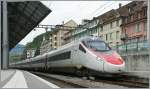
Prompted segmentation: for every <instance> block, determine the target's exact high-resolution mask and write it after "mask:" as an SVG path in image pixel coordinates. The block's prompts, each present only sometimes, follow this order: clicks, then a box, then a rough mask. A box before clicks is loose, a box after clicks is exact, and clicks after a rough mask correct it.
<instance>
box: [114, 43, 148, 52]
mask: <svg viewBox="0 0 150 89" xmlns="http://www.w3.org/2000/svg"><path fill="white" fill-rule="evenodd" d="M112 49H113V50H116V51H117V52H119V53H121V54H122V53H133V52H148V42H147V40H144V41H138V42H131V43H125V44H121V45H117V46H114V47H112Z"/></svg>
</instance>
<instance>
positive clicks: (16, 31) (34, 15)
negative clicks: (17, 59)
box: [8, 1, 51, 49]
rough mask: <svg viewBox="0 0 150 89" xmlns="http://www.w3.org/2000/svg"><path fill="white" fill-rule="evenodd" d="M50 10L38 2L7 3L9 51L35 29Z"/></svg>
mask: <svg viewBox="0 0 150 89" xmlns="http://www.w3.org/2000/svg"><path fill="white" fill-rule="evenodd" d="M50 12H51V10H50V9H49V8H47V7H46V6H45V5H43V4H42V3H41V2H39V1H24V2H8V30H9V49H11V48H13V47H14V46H15V45H16V44H17V43H18V42H19V41H21V40H22V39H23V38H24V37H25V36H26V35H27V34H28V33H29V32H30V31H31V30H32V29H33V28H35V27H36V26H37V25H38V24H39V23H40V22H41V21H42V20H43V19H44V18H45V17H46V16H47V15H48V14H49V13H50Z"/></svg>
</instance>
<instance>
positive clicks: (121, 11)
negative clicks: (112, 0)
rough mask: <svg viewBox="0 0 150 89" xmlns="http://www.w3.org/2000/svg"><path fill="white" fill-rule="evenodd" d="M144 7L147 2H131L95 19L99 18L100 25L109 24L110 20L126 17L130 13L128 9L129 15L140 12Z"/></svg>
mask: <svg viewBox="0 0 150 89" xmlns="http://www.w3.org/2000/svg"><path fill="white" fill-rule="evenodd" d="M145 6H147V1H133V2H130V3H128V4H127V5H124V6H122V7H120V8H118V9H112V10H110V11H108V12H106V13H104V14H102V15H100V16H98V17H96V18H99V20H100V21H101V22H102V23H105V22H110V20H113V19H115V18H118V17H126V16H128V15H129V13H130V12H129V8H130V9H131V13H135V12H136V11H140V10H142V8H143V7H145Z"/></svg>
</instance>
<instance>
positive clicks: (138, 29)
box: [135, 23, 141, 32]
mask: <svg viewBox="0 0 150 89" xmlns="http://www.w3.org/2000/svg"><path fill="white" fill-rule="evenodd" d="M140 31H141V29H140V23H137V24H136V28H135V32H140Z"/></svg>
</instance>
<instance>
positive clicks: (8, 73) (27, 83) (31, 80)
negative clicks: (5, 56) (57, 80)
mask: <svg viewBox="0 0 150 89" xmlns="http://www.w3.org/2000/svg"><path fill="white" fill-rule="evenodd" d="M0 88H59V87H58V86H57V85H54V84H52V83H50V82H48V81H46V80H44V79H42V78H40V77H38V76H36V75H34V74H32V73H29V72H27V71H21V70H1V83H0Z"/></svg>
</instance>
